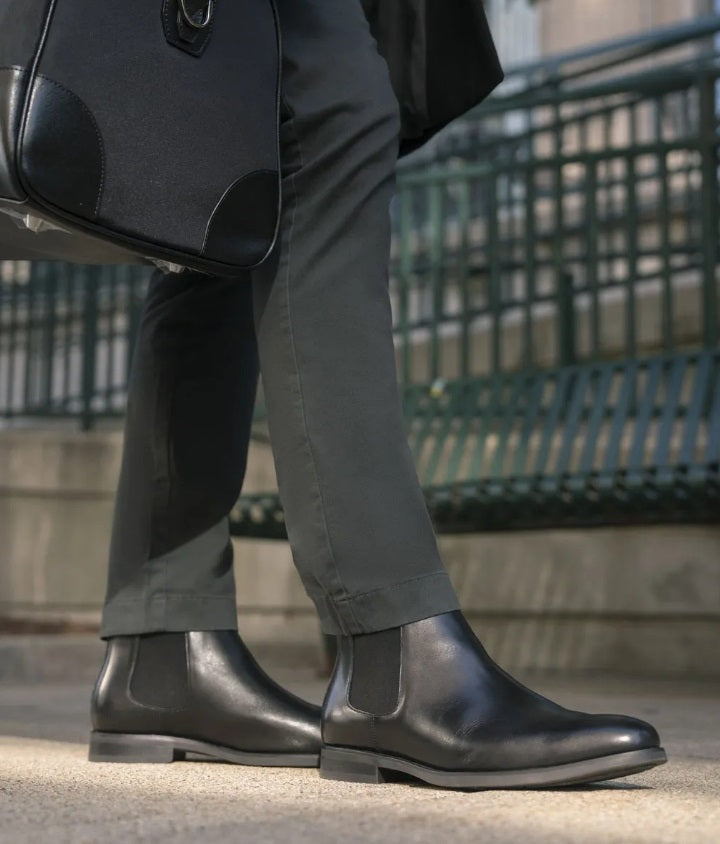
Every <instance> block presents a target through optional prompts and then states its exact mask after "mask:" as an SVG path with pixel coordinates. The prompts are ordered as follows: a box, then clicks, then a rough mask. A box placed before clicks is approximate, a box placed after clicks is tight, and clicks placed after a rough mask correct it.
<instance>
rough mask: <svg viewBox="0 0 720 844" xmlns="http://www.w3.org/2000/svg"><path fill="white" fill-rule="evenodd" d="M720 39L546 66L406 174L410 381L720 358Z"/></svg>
mask: <svg viewBox="0 0 720 844" xmlns="http://www.w3.org/2000/svg"><path fill="white" fill-rule="evenodd" d="M719 29H720V19H718V18H713V19H706V20H703V21H700V22H699V23H696V24H691V25H686V26H683V27H681V28H675V29H674V30H670V31H668V30H665V31H662V32H661V33H659V34H657V35H656V36H654V37H653V36H643V37H641V38H638V39H634V40H633V39H625V40H623V41H622V42H620V43H619V44H616V45H605V46H604V47H600V48H594V49H593V50H588V51H584V52H577V53H573V54H569V56H568V57H565V59H564V60H562V59H557V60H555V61H552V62H548V63H544V64H538V65H533V66H530V67H529V68H526V69H525V71H524V72H525V77H524V79H525V81H527V80H530V84H529V85H528V84H525V85H524V86H523V87H521V89H520V90H518V91H517V92H516V93H514V94H511V95H509V96H507V97H505V98H495V99H494V100H491V101H490V103H489V104H488V105H487V106H485V107H483V108H482V109H481V110H480V111H479V112H478V113H477V115H476V116H471V117H470V118H468V119H467V120H466V121H464V122H463V123H462V124H460V125H459V126H458V127H456V129H455V132H454V135H453V136H452V137H451V138H450V140H449V142H446V143H445V148H443V147H442V145H440V149H439V150H436V152H439V153H440V155H439V156H438V157H439V158H441V159H442V160H437V159H436V160H435V161H430V162H428V161H423V162H420V163H417V164H411V165H410V166H407V167H404V168H401V172H400V176H399V193H398V198H397V204H396V208H395V220H396V226H397V238H396V242H395V250H394V257H393V279H394V284H393V296H394V305H395V313H396V316H397V328H398V345H399V365H400V372H401V375H402V380H403V382H404V383H406V384H407V383H412V382H415V381H418V382H423V381H429V380H431V379H433V378H443V377H450V378H454V377H462V376H475V375H485V374H491V373H494V372H506V371H512V370H518V369H523V370H533V369H545V368H551V367H556V366H561V365H567V364H572V363H575V362H579V361H584V360H601V359H613V358H620V357H625V358H627V357H634V356H636V355H638V354H642V353H645V352H650V351H656V350H661V351H664V352H672V351H675V350H678V349H685V348H698V347H713V346H715V345H716V344H717V342H718V314H719V311H718V278H717V270H718V237H719V223H720V214H719V205H718V188H719V184H718V143H719V140H720V136H719V134H718V129H719V110H718V90H717V89H718V86H717V82H718V75H719V73H720V64H719V62H718V55H717V52H716V49H715V45H714V41H713V39H710V40H708V38H709V36H710V35H712V34H713V33H716V32H717V31H718V30H719ZM648 56H651V58H652V61H651V62H648ZM600 71H602V73H601V72H600ZM510 76H511V80H512V78H513V75H512V74H511V75H510Z"/></svg>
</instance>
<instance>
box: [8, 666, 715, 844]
mask: <svg viewBox="0 0 720 844" xmlns="http://www.w3.org/2000/svg"><path fill="white" fill-rule="evenodd" d="M271 669H272V667H271ZM271 673H273V674H274V675H275V676H276V677H277V678H278V679H279V680H280V681H281V682H284V683H286V684H287V685H289V686H291V687H292V688H293V689H294V690H295V691H297V692H298V693H300V694H303V695H305V696H306V697H309V698H311V699H314V700H319V699H320V697H321V695H322V692H323V684H322V683H320V682H318V681H317V680H316V678H315V677H314V676H313V675H312V673H311V672H309V671H302V670H295V671H293V670H287V669H276V670H274V671H272V670H271ZM523 679H527V678H523ZM532 682H533V683H534V685H535V686H536V687H537V688H539V689H540V690H541V691H543V692H544V693H545V694H548V695H551V696H554V697H555V698H556V699H558V700H559V701H560V702H561V703H564V704H566V705H568V706H571V707H576V708H586V709H589V710H591V711H616V712H617V711H619V712H624V713H627V714H633V715H637V716H640V717H645V718H647V719H649V720H651V721H653V722H654V723H655V724H656V725H657V726H658V728H659V729H660V731H661V734H662V736H663V741H664V744H665V747H666V749H667V750H668V754H669V756H670V764H668V765H666V766H664V767H662V768H659V769H656V770H654V771H650V772H647V773H645V774H640V775H637V776H634V777H629V778H627V779H624V780H617V781H615V782H612V783H607V784H602V785H595V786H589V787H578V788H572V789H556V790H547V791H536V792H530V791H525V792H520V791H517V792H509V791H505V792H475V793H462V792H452V791H441V790H437V789H432V788H428V787H425V786H422V785H418V784H411V783H396V784H388V785H381V786H365V785H355V784H344V783H335V782H329V781H325V780H321V779H319V778H318V775H317V772H316V771H306V770H291V769H260V768H242V767H239V766H233V765H225V764H220V763H214V762H205V761H200V760H198V761H194V762H178V763H175V764H173V765H132V766H125V765H97V764H95V765H91V764H89V763H88V762H87V761H86V759H85V756H86V747H85V740H86V737H87V731H88V712H87V710H88V698H89V684H88V683H86V682H83V683H82V684H79V683H77V682H75V683H73V684H71V685H58V684H48V683H35V684H15V685H9V684H8V683H7V682H5V683H3V684H2V685H0V842H8V844H10V842H12V844H25V842H27V844H30V842H32V844H36V842H45V841H48V842H50V841H52V842H54V843H55V842H57V843H58V844H62V842H68V844H69V842H72V844H84V843H85V842H87V843H88V844H90V842H98V841H102V842H104V844H112V842H123V844H127V842H135V841H152V842H165V841H168V842H170V841H172V842H174V844H175V842H177V844H184V842H188V844H190V842H193V844H194V843H195V842H199V844H211V843H212V842H223V844H226V842H242V844H244V842H253V844H254V842H258V843H259V844H263V842H268V843H270V842H272V844H276V842H277V844H296V843H297V844H305V842H307V844H324V843H325V842H328V844H330V842H333V844H334V843H335V842H342V844H355V842H357V844H360V842H362V844H368V843H369V842H378V843H379V842H383V844H386V843H387V844H389V843H390V842H418V844H424V842H428V844H429V843H430V842H433V844H437V842H438V840H441V839H442V840H445V841H447V844H458V843H459V842H468V844H469V842H472V844H493V842H503V844H504V843H505V842H524V841H531V842H548V844H550V842H553V844H556V843H557V842H578V844H609V842H618V844H620V842H623V844H626V842H647V844H659V842H668V844H717V842H720V686H718V685H717V684H693V685H689V684H683V685H678V684H670V683H664V682H663V683H660V682H656V683H644V684H641V683H639V682H636V681H625V680H610V679H594V680H592V681H589V680H587V679H585V680H578V679H575V680H564V681H562V682H559V681H557V680H550V679H548V678H545V679H542V678H533V680H532Z"/></svg>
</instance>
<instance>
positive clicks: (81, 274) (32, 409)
mask: <svg viewBox="0 0 720 844" xmlns="http://www.w3.org/2000/svg"><path fill="white" fill-rule="evenodd" d="M148 277H149V270H147V269H145V268H144V267H129V266H117V267H78V266H72V265H69V264H61V263H50V262H33V263H29V262H19V263H12V264H10V263H7V262H6V263H5V264H0V416H4V417H6V418H14V417H55V418H65V417H71V418H77V419H78V420H79V421H80V423H81V425H82V427H83V428H85V429H87V428H90V427H91V426H92V424H93V422H94V421H95V420H96V419H98V418H102V417H109V416H121V415H122V414H123V413H124V410H125V400H126V394H127V380H128V373H129V369H130V359H131V354H132V340H133V338H134V336H135V335H136V333H137V326H138V323H139V319H140V313H141V308H142V303H143V299H144V296H145V290H146V286H147V280H148Z"/></svg>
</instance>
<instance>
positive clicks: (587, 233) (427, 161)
mask: <svg viewBox="0 0 720 844" xmlns="http://www.w3.org/2000/svg"><path fill="white" fill-rule="evenodd" d="M718 32H720V18H718V17H715V18H707V19H703V20H700V21H697V22H695V23H690V24H685V25H682V26H676V27H672V28H668V29H663V30H659V31H656V32H653V33H648V34H644V35H641V36H638V37H635V38H626V39H623V40H622V41H617V42H614V43H612V44H604V45H599V46H597V47H593V48H591V49H588V50H582V51H574V52H572V53H567V54H565V55H562V56H556V57H553V58H551V59H548V60H544V61H542V62H538V63H534V64H531V65H526V66H524V67H521V68H516V69H514V70H511V71H510V72H509V73H508V79H507V82H506V83H505V84H504V87H502V88H501V89H500V92H499V93H498V94H497V95H496V96H494V97H493V98H491V99H490V101H489V102H487V103H486V104H484V105H483V106H482V107H480V109H478V110H477V111H476V112H475V113H473V114H471V115H469V116H468V117H467V118H465V119H463V120H461V121H458V122H456V124H454V125H453V126H452V127H450V128H449V130H448V131H447V132H446V133H444V134H443V135H442V136H441V137H440V138H439V139H438V141H437V142H436V143H435V144H433V145H432V147H431V148H429V149H428V150H425V151H422V152H421V153H419V154H418V155H417V156H416V157H415V158H413V159H411V160H409V161H407V162H405V163H404V164H402V165H401V167H400V170H399V180H398V181H399V183H398V196H397V198H396V201H395V203H394V206H393V224H394V227H395V236H394V245H393V256H392V266H391V275H392V278H391V295H392V300H393V309H394V315H395V331H396V340H397V350H398V365H399V371H400V374H401V379H402V381H403V382H404V383H405V384H406V385H409V384H413V383H427V382H430V381H432V380H434V379H437V380H438V381H442V380H443V379H452V378H460V377H470V378H472V377H477V376H484V375H492V374H494V373H512V372H515V371H542V370H550V369H553V368H555V367H558V366H564V365H570V364H574V363H581V362H584V361H600V360H620V359H627V358H633V357H637V356H643V355H645V354H648V353H655V352H662V353H675V352H681V351H688V350H694V349H700V348H714V347H715V346H717V343H718V339H719V332H718V317H719V289H718V263H719V262H718V242H719V224H720V211H719V204H718V187H719V185H718V143H719V140H720V135H719V131H718V130H719V128H720V127H719V125H718V123H719V117H720V107H719V102H720V100H719V97H718V76H719V75H720V60H719V57H718V54H717V49H716V46H715V45H716V43H717V39H716V38H715V37H714V36H715V35H716V34H717V33H718ZM0 257H1V256H0ZM148 276H149V271H148V270H146V269H143V268H138V267H103V268H90V267H74V268H73V267H69V266H66V265H61V264H45V263H36V264H9V263H7V262H6V263H5V264H1V263H0V417H7V418H9V417H19V416H53V417H77V418H79V419H80V420H81V423H82V424H83V426H84V427H89V426H90V425H91V424H92V423H93V421H94V420H95V419H97V418H99V417H105V416H116V415H120V414H122V412H123V410H124V404H125V393H126V386H127V377H128V371H129V361H130V355H131V349H132V340H133V337H134V333H135V331H136V328H137V324H138V319H139V314H140V309H141V304H142V299H143V296H144V290H145V287H146V283H147V278H148Z"/></svg>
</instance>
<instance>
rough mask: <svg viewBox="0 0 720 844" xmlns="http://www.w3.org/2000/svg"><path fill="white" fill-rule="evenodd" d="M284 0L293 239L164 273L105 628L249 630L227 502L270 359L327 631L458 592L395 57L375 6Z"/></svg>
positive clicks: (154, 307) (284, 492)
mask: <svg viewBox="0 0 720 844" xmlns="http://www.w3.org/2000/svg"><path fill="white" fill-rule="evenodd" d="M279 8H280V21H281V28H282V35H283V92H282V93H283V98H282V99H283V119H282V127H281V143H282V167H283V195H284V209H283V217H282V232H281V239H280V242H279V243H278V247H277V249H276V250H275V253H274V255H273V257H272V259H270V260H269V261H268V262H267V263H266V264H264V265H263V266H262V267H261V268H260V269H258V270H256V271H254V272H253V273H252V274H248V278H247V280H244V279H239V280H238V279H234V280H231V279H225V278H211V277H207V276H202V275H199V274H196V273H190V272H185V273H182V274H180V275H163V274H160V273H157V274H156V275H155V276H154V277H153V279H152V282H151V285H150V290H149V293H148V298H147V302H146V304H145V309H144V314H143V318H142V324H141V328H140V336H139V340H138V345H137V347H136V351H135V357H134V363H133V370H132V373H131V379H130V391H129V401H128V413H127V421H126V430H125V450H124V454H123V463H122V471H121V477H120V483H119V488H118V493H117V500H116V511H115V522H114V527H113V536H112V541H111V549H110V567H109V582H108V592H107V601H106V604H105V609H104V616H103V625H102V630H101V633H102V635H103V636H104V637H108V636H116V635H124V634H136V633H147V632H156V631H180V630H218V629H232V628H235V627H236V610H235V605H236V602H235V584H234V579H233V568H232V566H233V552H232V546H231V544H230V539H229V533H228V513H229V512H230V510H231V508H232V506H233V504H234V502H235V500H236V498H237V496H238V494H239V491H240V488H241V484H242V480H243V475H244V471H245V464H246V458H247V449H248V441H249V435H250V421H251V417H252V411H253V403H254V398H255V391H256V386H257V378H258V370H260V372H261V373H262V379H263V388H264V391H265V399H266V403H267V411H268V424H269V430H270V438H271V444H272V450H273V457H274V460H275V468H276V471H277V477H278V483H279V488H280V495H281V498H282V502H283V506H284V509H285V518H286V524H287V529H288V535H289V539H290V545H291V548H292V553H293V558H294V561H295V564H296V566H297V569H298V571H299V573H300V576H301V578H302V580H303V583H304V586H305V588H306V590H307V592H308V594H309V596H310V597H311V598H312V600H313V601H314V602H315V605H316V606H317V609H318V613H319V615H320V619H321V622H322V625H323V629H324V630H325V632H327V633H334V634H346V635H347V634H356V633H368V632H373V631H376V630H382V629H386V628H389V627H395V626H398V625H400V624H405V623H408V622H411V621H417V620H420V619H422V618H427V617H428V616H431V615H435V614H438V613H442V612H446V611H449V610H454V609H457V606H458V604H457V599H456V596H455V593H454V591H453V589H452V587H451V585H450V582H449V580H448V576H447V574H446V572H445V570H444V567H443V564H442V561H441V560H440V557H439V554H438V549H437V544H436V541H435V536H434V533H433V530H432V526H431V523H430V520H429V517H428V513H427V510H426V507H425V502H424V499H423V496H422V492H421V489H420V486H419V483H418V479H417V474H416V471H415V467H414V464H413V460H412V456H411V453H410V450H409V447H408V444H407V440H406V437H405V433H404V428H403V419H402V412H401V406H400V401H399V394H398V385H397V381H396V373H395V358H394V353H393V344H392V330H391V329H392V325H391V313H390V302H389V296H388V259H389V249H390V220H389V211H388V206H389V203H390V199H391V196H392V193H393V189H394V171H395V165H396V158H397V149H398V132H399V126H398V122H399V121H398V108H397V102H396V100H395V97H394V94H393V92H392V89H391V87H390V83H389V77H388V70H387V66H386V64H385V62H384V61H383V60H382V59H381V58H380V56H379V55H378V53H377V49H376V46H375V43H374V41H373V39H372V37H371V35H370V32H369V29H368V26H367V23H366V21H365V17H364V15H363V12H362V9H361V6H360V2H359V0H279ZM268 577H272V573H271V572H268Z"/></svg>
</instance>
